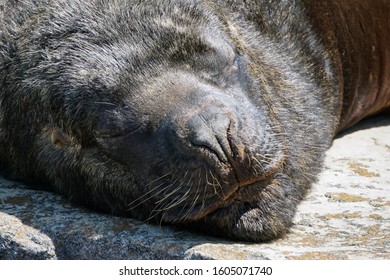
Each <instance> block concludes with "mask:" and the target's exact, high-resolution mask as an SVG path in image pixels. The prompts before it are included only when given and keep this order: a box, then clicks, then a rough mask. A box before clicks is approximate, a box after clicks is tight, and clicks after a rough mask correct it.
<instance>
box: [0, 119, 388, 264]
mask: <svg viewBox="0 0 390 280" xmlns="http://www.w3.org/2000/svg"><path fill="white" fill-rule="evenodd" d="M389 135H390V119H388V118H387V119H386V118H383V117H382V118H376V119H373V120H370V121H365V122H363V123H361V124H359V125H358V126H357V127H356V128H354V129H353V130H350V131H348V132H347V133H344V134H343V135H342V136H340V137H339V138H337V139H336V140H335V141H334V144H333V146H332V147H331V149H330V150H329V151H328V154H327V158H326V164H325V169H324V171H323V172H322V174H321V176H320V179H319V182H318V183H317V184H316V185H315V186H314V188H313V191H312V192H311V193H310V194H309V195H308V197H307V198H306V200H305V201H304V202H303V203H302V204H301V205H300V207H299V210H298V213H297V215H296V218H295V226H294V227H293V228H292V230H291V233H290V234H288V235H287V236H285V237H284V238H281V239H279V240H275V241H273V242H270V243H264V244H250V243H237V242H232V241H229V240H225V239H218V238H214V237H211V236H204V235H199V234H194V233H191V232H188V231H185V230H181V229H178V228H174V227H168V226H158V225H157V226H156V225H149V224H145V223H142V222H140V221H136V220H133V219H129V218H123V217H114V216H110V215H106V214H100V213H95V212H92V211H89V210H87V209H83V208H80V207H77V206H74V205H72V204H70V203H68V202H67V201H66V200H65V199H63V198H61V197H60V196H58V195H56V194H52V193H48V192H45V191H39V190H33V189H30V188H29V187H28V186H25V185H23V184H21V183H18V182H12V181H9V180H6V179H2V178H0V258H1V259H389V258H390V164H389V163H390V137H389Z"/></svg>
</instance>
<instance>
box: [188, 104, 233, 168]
mask: <svg viewBox="0 0 390 280" xmlns="http://www.w3.org/2000/svg"><path fill="white" fill-rule="evenodd" d="M231 122H232V119H231V118H230V117H229V116H227V114H225V113H224V112H219V111H215V110H213V109H212V108H211V109H210V108H209V109H208V110H205V111H203V112H200V113H199V114H196V115H194V116H192V117H191V118H190V119H189V120H188V121H187V123H186V128H187V129H188V137H187V138H188V141H189V143H190V144H191V145H192V147H193V148H194V149H196V150H199V151H202V150H206V151H207V152H209V153H212V154H214V155H216V156H217V157H218V159H219V160H220V161H221V162H222V163H224V164H227V163H228V162H229V159H231V158H233V157H234V155H233V151H232V148H231V144H230V143H229V138H230V136H229V130H230V124H231Z"/></svg>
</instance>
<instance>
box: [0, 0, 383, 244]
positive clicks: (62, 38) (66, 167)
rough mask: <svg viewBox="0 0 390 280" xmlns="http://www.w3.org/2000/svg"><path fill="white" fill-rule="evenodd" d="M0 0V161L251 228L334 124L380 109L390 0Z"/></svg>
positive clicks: (80, 196) (30, 175)
mask: <svg viewBox="0 0 390 280" xmlns="http://www.w3.org/2000/svg"><path fill="white" fill-rule="evenodd" d="M317 2H318V1H309V0H300V1H262V0H257V1H244V0H243V1H222V0H221V1H219V0H215V1H187V0H162V1H136V0H129V1H119V0H94V1H81V0H71V1H65V0H52V1H50V0H30V1H12V0H2V1H0V169H1V170H2V174H4V175H6V176H9V177H11V178H15V179H20V180H24V181H27V182H29V183H31V184H37V185H41V186H45V187H46V188H47V189H49V190H53V191H56V192H59V193H62V194H64V195H66V196H67V197H69V198H70V199H71V200H73V201H75V202H78V203H82V204H84V205H88V206H89V207H92V208H94V209H98V210H102V211H106V212H111V213H114V214H120V215H128V216H131V217H135V218H138V219H142V220H147V221H155V222H164V223H165V222H166V223H175V224H184V225H186V226H188V227H191V228H196V229H201V230H204V231H207V232H210V233H213V234H217V235H223V236H228V237H230V238H233V239H240V240H251V241H261V240H270V239H272V238H276V237H278V236H281V235H282V234H284V233H286V232H287V231H288V228H289V227H290V226H291V224H292V219H293V216H294V213H295V211H296V207H297V204H298V203H299V201H301V200H302V199H303V198H304V196H305V194H306V192H307V190H308V189H309V188H310V186H311V185H312V183H313V182H315V180H316V176H317V174H318V173H319V171H320V170H321V166H322V161H323V157H324V154H325V151H326V149H327V148H328V147H329V145H330V144H331V141H332V139H333V137H334V136H335V134H336V133H337V132H338V131H340V130H342V129H344V128H346V127H348V126H350V125H352V124H354V123H356V122H357V121H359V120H360V119H362V118H364V117H367V116H370V115H373V114H377V113H380V112H383V111H387V110H389V108H390V82H389V80H390V35H389V34H390V32H389V31H390V30H389V29H390V28H389V26H390V25H389V16H390V2H389V1H388V0H382V1H352V0H351V1H335V0H334V1H330V0H329V1H320V2H318V3H317Z"/></svg>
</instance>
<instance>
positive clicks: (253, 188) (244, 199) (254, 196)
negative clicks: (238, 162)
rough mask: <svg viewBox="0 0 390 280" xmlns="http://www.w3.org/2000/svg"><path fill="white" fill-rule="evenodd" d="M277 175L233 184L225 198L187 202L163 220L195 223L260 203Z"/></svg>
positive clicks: (167, 214) (165, 215)
mask: <svg viewBox="0 0 390 280" xmlns="http://www.w3.org/2000/svg"><path fill="white" fill-rule="evenodd" d="M275 173H276V172H275ZM275 173H273V174H271V175H268V176H266V177H265V176H262V177H260V178H252V179H249V180H246V181H244V182H239V183H236V184H232V185H231V186H230V187H229V190H228V191H227V192H225V193H224V194H223V196H221V195H218V194H216V195H214V196H213V197H212V198H210V199H207V200H203V199H202V198H201V197H199V196H198V197H196V198H194V199H193V201H192V203H190V202H187V203H183V205H177V206H176V207H172V208H170V209H166V210H165V211H164V213H163V214H162V220H163V221H164V222H168V223H189V222H195V221H198V220H201V219H203V218H205V217H206V216H208V215H211V214H212V213H213V212H215V211H218V210H219V209H222V208H227V207H230V206H232V205H235V204H237V203H241V204H249V205H252V204H255V203H258V202H259V201H258V200H259V196H261V192H262V191H263V190H264V189H265V188H266V187H267V186H270V185H272V183H273V180H274V176H273V175H274V174H275Z"/></svg>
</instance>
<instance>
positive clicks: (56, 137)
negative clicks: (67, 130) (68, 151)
mask: <svg viewBox="0 0 390 280" xmlns="http://www.w3.org/2000/svg"><path fill="white" fill-rule="evenodd" d="M50 139H51V142H52V143H53V145H56V146H57V147H59V148H63V147H64V146H65V145H66V144H67V143H69V137H68V136H67V135H65V134H64V132H63V131H62V130H60V129H59V128H52V129H51V135H50Z"/></svg>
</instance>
